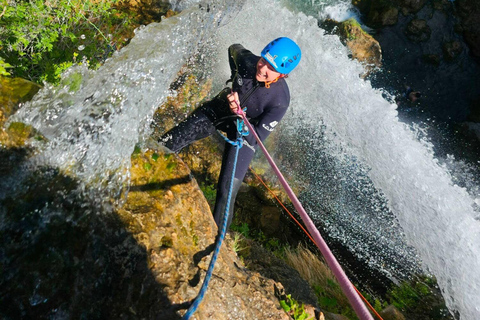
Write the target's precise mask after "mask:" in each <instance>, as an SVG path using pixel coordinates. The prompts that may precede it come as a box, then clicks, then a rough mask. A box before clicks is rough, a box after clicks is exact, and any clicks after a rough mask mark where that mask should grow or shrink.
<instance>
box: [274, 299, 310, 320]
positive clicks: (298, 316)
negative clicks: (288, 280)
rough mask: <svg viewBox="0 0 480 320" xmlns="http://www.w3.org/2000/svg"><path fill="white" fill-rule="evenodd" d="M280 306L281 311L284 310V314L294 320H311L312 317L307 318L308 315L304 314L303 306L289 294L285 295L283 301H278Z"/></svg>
mask: <svg viewBox="0 0 480 320" xmlns="http://www.w3.org/2000/svg"><path fill="white" fill-rule="evenodd" d="M280 305H281V306H282V308H283V310H285V312H286V313H288V314H289V315H290V316H291V317H292V318H293V319H295V320H306V319H313V317H310V318H309V314H308V313H307V312H305V306H304V304H303V303H299V302H298V301H296V300H295V299H293V298H292V296H291V295H289V294H287V296H286V299H285V300H281V301H280Z"/></svg>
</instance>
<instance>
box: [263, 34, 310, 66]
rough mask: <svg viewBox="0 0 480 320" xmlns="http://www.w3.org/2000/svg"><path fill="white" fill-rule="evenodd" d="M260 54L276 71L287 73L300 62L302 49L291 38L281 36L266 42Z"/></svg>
mask: <svg viewBox="0 0 480 320" xmlns="http://www.w3.org/2000/svg"><path fill="white" fill-rule="evenodd" d="M261 56H262V58H264V59H265V60H267V61H268V63H270V64H271V65H272V67H273V68H274V69H275V70H276V71H277V72H280V73H283V74H288V73H290V71H292V70H293V69H295V67H296V66H297V65H298V63H299V62H300V58H301V56H302V51H301V50H300V47H299V46H298V45H297V44H296V43H295V42H294V41H293V40H292V39H289V38H286V37H281V38H277V39H275V40H273V41H272V42H270V43H269V44H267V46H266V47H265V48H264V49H263V50H262V53H261Z"/></svg>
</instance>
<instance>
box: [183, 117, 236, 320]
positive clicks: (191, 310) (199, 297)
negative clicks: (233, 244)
mask: <svg viewBox="0 0 480 320" xmlns="http://www.w3.org/2000/svg"><path fill="white" fill-rule="evenodd" d="M241 126H242V127H243V121H242V125H240V124H239V121H237V128H240V127H241ZM239 133H240V134H239V137H238V138H237V141H236V142H233V141H231V140H229V139H228V138H226V137H225V136H224V135H223V134H220V135H221V136H222V137H223V138H224V139H225V141H227V142H228V143H230V144H232V145H233V146H235V161H234V162H233V170H232V177H231V179H230V188H229V190H228V197H227V205H226V207H225V214H224V215H223V220H222V225H221V230H220V234H219V235H218V239H217V243H216V244H215V250H214V252H213V255H212V260H210V264H209V265H208V269H207V274H206V275H205V279H204V280H203V284H202V287H201V288H200V291H199V292H198V295H197V297H196V298H195V300H193V302H192V305H191V306H190V308H188V310H187V312H186V313H185V314H184V315H183V317H182V320H188V319H190V317H191V316H192V315H193V314H194V313H195V311H197V309H198V306H199V305H200V303H201V302H202V300H203V297H204V296H205V293H206V292H207V289H208V283H209V282H210V279H211V278H212V274H213V268H214V267H215V262H216V261H217V257H218V254H219V253H220V247H221V246H222V243H223V240H224V239H225V234H226V232H227V222H228V213H229V210H230V200H231V198H232V189H233V180H234V178H235V171H236V168H237V160H238V151H239V150H240V148H241V147H242V145H243V138H242V136H243V135H244V132H239Z"/></svg>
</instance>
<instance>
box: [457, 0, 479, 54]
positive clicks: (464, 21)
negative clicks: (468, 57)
mask: <svg viewBox="0 0 480 320" xmlns="http://www.w3.org/2000/svg"><path fill="white" fill-rule="evenodd" d="M455 5H456V7H457V9H458V16H459V17H460V21H461V22H460V23H461V26H462V33H463V36H464V38H465V41H466V42H467V43H468V45H469V46H470V49H471V52H472V55H473V56H475V57H476V58H480V3H479V2H478V1H476V0H458V1H455Z"/></svg>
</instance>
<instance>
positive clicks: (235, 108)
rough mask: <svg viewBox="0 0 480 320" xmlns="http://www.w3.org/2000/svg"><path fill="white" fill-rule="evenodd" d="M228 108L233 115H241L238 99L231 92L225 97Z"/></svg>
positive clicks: (235, 94)
mask: <svg viewBox="0 0 480 320" xmlns="http://www.w3.org/2000/svg"><path fill="white" fill-rule="evenodd" d="M227 100H228V106H229V107H230V111H232V113H234V114H241V113H242V108H241V107H240V101H239V99H238V93H236V92H232V93H229V94H228V95H227Z"/></svg>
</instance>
